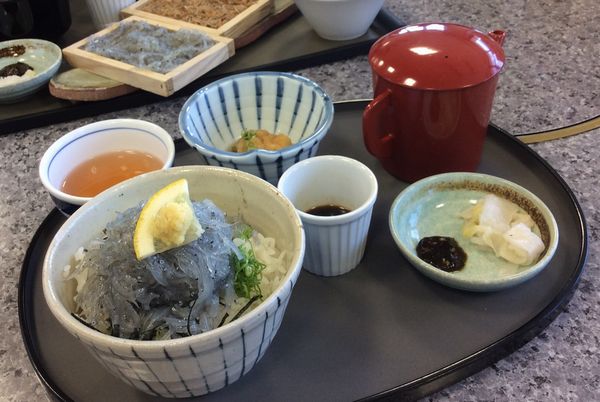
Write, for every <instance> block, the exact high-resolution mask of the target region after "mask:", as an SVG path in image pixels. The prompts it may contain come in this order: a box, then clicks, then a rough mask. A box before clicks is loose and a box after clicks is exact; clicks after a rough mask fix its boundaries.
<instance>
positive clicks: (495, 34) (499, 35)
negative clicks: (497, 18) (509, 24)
mask: <svg viewBox="0 0 600 402" xmlns="http://www.w3.org/2000/svg"><path fill="white" fill-rule="evenodd" d="M488 35H489V36H490V37H491V38H492V39H493V40H495V41H496V42H498V44H499V45H500V46H502V44H503V43H504V39H505V38H506V31H502V30H500V29H497V30H495V31H491V32H488Z"/></svg>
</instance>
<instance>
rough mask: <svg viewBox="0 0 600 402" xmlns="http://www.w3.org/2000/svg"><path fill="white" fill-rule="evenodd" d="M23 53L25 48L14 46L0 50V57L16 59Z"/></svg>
mask: <svg viewBox="0 0 600 402" xmlns="http://www.w3.org/2000/svg"><path fill="white" fill-rule="evenodd" d="M24 53H25V46H23V45H15V46H9V47H3V48H2V49H0V57H17V56H21V55H22V54H24Z"/></svg>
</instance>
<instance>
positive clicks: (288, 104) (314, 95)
mask: <svg viewBox="0 0 600 402" xmlns="http://www.w3.org/2000/svg"><path fill="white" fill-rule="evenodd" d="M332 122H333V103H332V101H331V99H330V98H329V96H328V95H327V94H326V93H325V92H324V91H323V90H322V89H321V88H320V87H319V86H318V85H317V84H316V83H315V82H313V81H311V80H309V79H307V78H304V77H301V76H299V75H295V74H290V73H280V72H251V73H243V74H237V75H232V76H230V77H226V78H223V79H221V80H218V81H215V82H213V83H212V84H209V85H208V86H205V87H203V88H201V89H199V90H198V91H197V92H196V93H194V94H193V95H192V96H191V97H190V98H189V99H188V100H187V101H186V102H185V104H184V106H183V108H182V110H181V113H180V114H179V129H180V131H181V135H182V136H183V138H184V139H185V141H186V142H187V143H188V144H189V145H190V146H191V147H193V148H195V149H196V150H197V151H198V152H199V153H200V155H202V157H203V159H204V162H205V163H206V164H208V165H215V166H224V167H228V168H233V169H238V170H242V171H245V172H248V173H251V174H254V175H256V176H258V177H260V178H262V179H264V180H267V181H268V182H270V183H271V184H274V185H275V184H277V181H278V180H279V177H280V176H281V175H282V174H283V172H284V171H285V170H286V169H288V168H289V167H290V166H292V165H293V164H294V163H296V162H298V161H301V160H303V159H306V158H309V157H311V156H314V155H316V153H317V150H318V148H319V144H320V142H321V140H322V139H323V137H325V135H326V134H327V132H328V131H329V128H330V127H331V123H332ZM258 129H263V130H267V131H269V132H271V133H283V134H286V135H288V136H289V137H290V139H291V141H292V145H290V146H287V147H285V148H282V149H279V150H275V151H271V150H264V149H251V150H249V151H248V152H244V153H236V152H233V151H232V150H231V147H232V145H233V144H234V142H235V141H236V140H238V139H239V138H240V136H241V135H242V132H244V131H245V130H258Z"/></svg>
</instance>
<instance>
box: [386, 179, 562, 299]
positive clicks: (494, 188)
mask: <svg viewBox="0 0 600 402" xmlns="http://www.w3.org/2000/svg"><path fill="white" fill-rule="evenodd" d="M389 225H390V230H391V233H392V236H393V238H394V240H395V242H396V244H397V245H398V248H399V249H400V251H401V252H402V254H403V255H404V256H405V257H406V259H407V260H408V261H409V262H410V263H411V264H412V265H413V266H414V267H415V268H416V269H417V270H418V271H420V272H421V273H422V274H424V275H426V276H427V277H429V278H431V279H433V280H435V281H437V282H439V283H442V284H444V285H446V286H449V287H453V288H457V289H462V290H470V291H495V290H500V289H504V288H508V287H511V286H515V285H518V284H520V283H522V282H525V281H527V280H529V279H531V278H533V277H534V276H535V275H537V274H539V273H540V272H541V271H542V270H543V269H544V268H545V267H546V265H548V263H549V262H550V260H551V259H552V257H553V255H554V252H555V251H556V247H557V244H558V236H559V234H558V226H557V224H556V221H555V219H554V217H553V215H552V213H551V211H550V210H549V209H548V207H547V206H546V205H545V204H544V203H543V202H542V200H540V199H539V198H538V197H537V196H535V195H534V194H533V193H531V192H530V191H528V190H526V189H525V188H523V187H521V186H519V185H517V184H515V183H512V182H510V181H508V180H504V179H502V178H499V177H495V176H490V175H485V174H479V173H445V174H440V175H436V176H431V177H428V178H426V179H422V180H420V181H418V182H416V183H414V184H412V185H410V186H408V187H407V188H406V189H405V190H403V191H402V192H401V193H400V194H399V195H398V197H397V198H396V199H395V200H394V202H393V204H392V207H391V209H390V214H389ZM453 241H454V242H455V243H454V242H453ZM460 261H462V262H463V263H464V265H463V266H462V267H461V263H460Z"/></svg>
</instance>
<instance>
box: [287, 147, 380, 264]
mask: <svg viewBox="0 0 600 402" xmlns="http://www.w3.org/2000/svg"><path fill="white" fill-rule="evenodd" d="M350 183H351V184H350ZM278 188H279V190H281V192H282V193H283V194H284V195H285V196H286V197H288V198H289V199H290V200H291V201H292V203H293V204H294V206H295V207H296V210H297V211H298V215H300V218H301V219H302V223H303V224H304V229H305V230H306V257H305V260H304V269H306V270H307V271H309V272H312V273H313V274H317V275H322V276H338V275H342V274H345V273H347V272H350V271H351V270H353V269H354V268H356V266H357V265H358V263H359V262H360V260H361V259H362V257H363V255H364V252H365V247H366V244H367V235H368V233H369V226H370V224H371V215H372V212H373V205H374V204H375V200H376V199H377V189H378V185H377V178H376V177H375V175H374V174H373V172H372V171H371V170H370V169H369V168H368V167H366V166H365V165H364V164H362V163H361V162H359V161H357V160H355V159H352V158H347V157H345V156H339V155H322V156H316V157H314V158H310V159H306V160H303V161H302V162H298V163H297V164H295V165H294V166H292V167H291V168H289V169H288V170H286V171H285V173H284V174H283V175H282V176H281V179H280V180H279V184H278Z"/></svg>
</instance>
